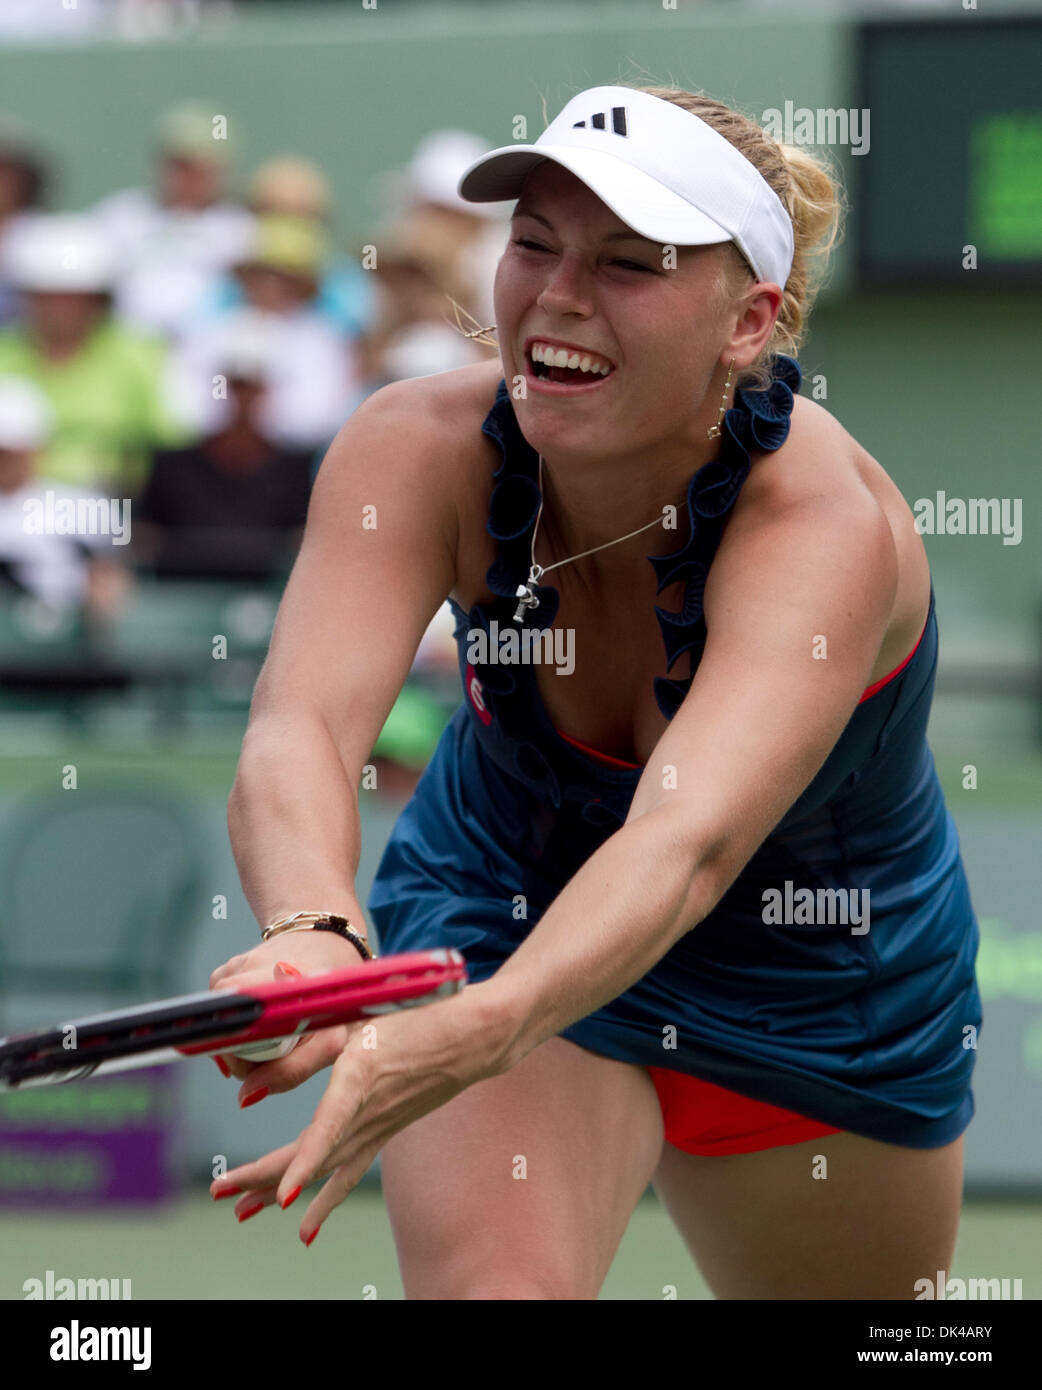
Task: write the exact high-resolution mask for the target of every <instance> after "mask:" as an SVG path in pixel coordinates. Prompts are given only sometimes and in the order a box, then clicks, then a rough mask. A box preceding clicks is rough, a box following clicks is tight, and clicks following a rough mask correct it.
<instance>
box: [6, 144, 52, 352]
mask: <svg viewBox="0 0 1042 1390" xmlns="http://www.w3.org/2000/svg"><path fill="white" fill-rule="evenodd" d="M46 177H47V174H46V168H45V166H44V164H43V162H42V160H41V159H40V156H39V155H38V154H37V152H36V151H35V150H34V149H33V146H32V143H31V139H30V137H29V136H28V134H27V133H26V132H25V131H24V130H22V129H21V127H20V126H19V125H17V124H16V123H15V122H14V121H11V120H9V119H7V118H0V324H3V323H7V322H9V321H10V320H11V319H12V318H14V316H15V314H16V313H17V311H18V296H17V294H16V292H15V289H14V286H13V285H12V284H11V283H10V281H9V280H8V279H7V278H6V274H5V270H4V259H5V256H6V252H5V247H6V245H7V242H8V239H9V238H10V236H11V235H12V234H14V233H16V232H17V230H18V228H19V226H21V225H22V224H23V223H24V221H25V219H26V217H27V215H28V214H29V213H31V212H32V211H33V210H34V209H37V208H39V207H40V205H41V203H42V201H43V194H44V189H45V184H46Z"/></svg>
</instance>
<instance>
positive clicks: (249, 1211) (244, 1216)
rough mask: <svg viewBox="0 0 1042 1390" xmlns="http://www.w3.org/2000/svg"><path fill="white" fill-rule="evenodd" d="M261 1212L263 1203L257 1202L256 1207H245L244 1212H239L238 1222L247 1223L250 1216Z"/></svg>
mask: <svg viewBox="0 0 1042 1390" xmlns="http://www.w3.org/2000/svg"><path fill="white" fill-rule="evenodd" d="M263 1210H264V1203H263V1202H258V1203H257V1205H256V1206H255V1207H246V1208H245V1210H243V1211H240V1212H239V1220H240V1221H249V1219H250V1217H251V1216H256V1215H257V1213H258V1212H259V1211H263Z"/></svg>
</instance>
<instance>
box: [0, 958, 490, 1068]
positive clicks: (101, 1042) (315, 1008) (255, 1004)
mask: <svg viewBox="0 0 1042 1390" xmlns="http://www.w3.org/2000/svg"><path fill="white" fill-rule="evenodd" d="M466 982H467V967H466V963H465V962H464V959H463V957H462V956H461V955H460V953H459V952H458V951H456V950H453V949H451V948H445V949H440V950H434V951H409V952H405V953H403V954H401V955H393V956H381V957H379V958H378V959H376V960H372V961H365V962H361V963H359V964H358V965H353V966H350V967H348V968H347V969H345V970H334V971H330V972H329V973H328V974H325V975H311V976H301V977H300V978H297V977H294V978H292V979H281V980H272V981H271V982H270V983H265V984H258V985H250V986H249V988H247V989H235V988H228V989H211V990H205V991H203V992H200V993H199V994H184V995H181V996H179V997H176V998H171V999H161V1000H159V1001H157V1002H155V1003H151V1004H140V1005H136V1006H134V1007H131V1008H125V1009H116V1010H114V1011H113V1012H111V1013H103V1014H94V1015H92V1016H91V1017H89V1018H80V1019H73V1020H70V1022H68V1023H60V1024H56V1025H55V1026H54V1027H53V1028H44V1029H40V1030H38V1031H35V1032H31V1033H21V1034H18V1035H15V1036H12V1037H6V1038H0V1091H11V1090H16V1089H19V1088H22V1087H28V1086H49V1085H55V1084H57V1083H59V1082H64V1081H82V1080H84V1079H85V1078H87V1077H89V1076H103V1075H106V1074H108V1073H110V1072H119V1071H131V1070H135V1069H137V1068H139V1067H154V1066H156V1065H158V1064H160V1063H165V1062H176V1061H180V1060H182V1059H183V1058H185V1057H200V1056H210V1055H212V1054H214V1053H218V1052H230V1053H233V1054H234V1055H235V1056H238V1057H243V1058H245V1059H246V1060H247V1061H266V1060H269V1059H270V1058H273V1057H281V1056H285V1055H286V1053H287V1052H289V1051H290V1050H291V1049H292V1047H293V1046H294V1045H295V1044H296V1042H297V1040H298V1039H299V1038H300V1037H301V1035H302V1034H304V1033H310V1032H313V1031H315V1030H316V1029H319V1028H330V1027H332V1026H333V1025H335V1024H339V1023H352V1022H357V1021H358V1020H360V1019H365V1018H371V1017H374V1016H377V1015H379V1014H386V1013H394V1012H396V1011H397V1010H399V1009H407V1008H413V1007H415V1006H417V1005H420V1004H429V1003H433V1002H434V1001H435V1000H437V999H444V998H447V997H448V996H449V995H452V994H456V993H458V992H459V991H460V990H461V989H462V988H463V986H464V985H465V984H466Z"/></svg>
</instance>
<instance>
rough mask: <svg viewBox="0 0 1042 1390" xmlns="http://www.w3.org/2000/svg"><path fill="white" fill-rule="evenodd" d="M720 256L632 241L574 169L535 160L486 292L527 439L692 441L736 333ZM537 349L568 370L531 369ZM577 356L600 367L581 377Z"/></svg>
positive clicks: (610, 444) (566, 447) (613, 443)
mask: <svg viewBox="0 0 1042 1390" xmlns="http://www.w3.org/2000/svg"><path fill="white" fill-rule="evenodd" d="M725 255H726V248H725V247H724V246H707V247H683V246H681V247H663V246H662V245H661V244H659V243H657V242H654V241H650V240H648V239H647V238H645V237H642V236H639V235H637V234H636V233H635V232H634V231H633V229H632V228H630V227H628V226H627V225H626V224H625V223H624V222H622V221H621V220H620V219H619V218H618V217H616V215H615V214H614V213H613V212H612V211H611V209H610V208H609V207H607V205H606V204H605V203H602V202H601V200H600V199H599V198H598V197H597V196H596V195H595V194H594V193H592V192H591V191H590V189H589V188H587V187H586V185H585V184H584V183H582V182H581V181H580V180H579V179H577V178H576V177H575V176H574V175H573V174H571V173H569V172H568V171H567V170H565V169H563V168H561V167H560V166H559V165H556V164H551V163H549V162H547V163H545V164H541V165H538V166H537V167H536V168H535V169H534V170H533V171H532V173H531V174H530V175H529V177H528V179H527V181H526V183H525V186H524V189H523V192H522V195H521V197H520V199H519V200H518V204H517V207H516V209H515V212H514V216H513V219H512V221H511V229H510V240H509V241H508V243H507V247H506V250H505V252H504V254H503V256H502V258H501V260H500V262H499V267H498V270H497V274H496V287H495V307H496V331H497V337H498V339H499V343H500V349H501V354H502V358H503V370H504V375H505V377H506V381H507V384H508V386H510V387H511V388H512V400H513V405H514V410H515V413H516V414H517V417H518V422H519V424H520V425H521V428H522V430H523V431H524V434H525V437H526V438H527V439H528V441H529V443H530V444H532V446H533V447H534V448H536V449H539V450H540V451H541V452H543V453H545V454H551V453H553V452H555V451H556V452H557V453H558V454H559V455H560V454H566V453H568V454H574V455H581V454H591V453H597V454H601V455H602V456H603V454H604V452H605V451H608V452H612V453H625V452H628V451H632V450H641V449H650V448H652V447H655V446H656V445H659V446H661V445H663V444H664V443H666V442H677V441H684V440H686V439H689V438H692V437H694V436H695V434H696V433H697V431H698V425H699V421H700V420H701V416H702V414H704V413H705V410H704V405H703V401H704V398H705V396H706V392H707V388H708V387H709V384H710V379H711V377H712V374H713V372H714V370H715V369H716V367H717V366H718V363H719V357H720V353H721V350H722V348H723V345H724V343H725V342H726V340H727V334H728V331H729V328H730V326H731V325H732V324H733V317H732V318H731V319H730V320H729V319H728V306H729V302H730V301H729V299H728V296H727V293H726V290H725V281H724V278H723V269H724V266H725V264H726V262H725V260H724V257H725ZM544 343H545V344H547V345H549V346H551V347H552V346H554V345H556V347H555V352H556V353H560V352H567V353H568V359H569V363H570V369H569V368H567V367H566V368H565V370H564V371H561V370H560V369H559V368H556V367H555V369H554V370H550V369H549V368H548V367H547V365H546V363H545V362H544V363H540V362H538V361H537V360H534V358H533V349H534V348H535V349H536V354H537V356H538V355H539V351H540V350H539V347H538V346H537V345H540V344H544ZM543 355H545V354H543ZM586 358H588V359H589V361H587V363H586V365H587V368H589V367H594V368H596V367H597V366H598V365H599V366H600V367H601V370H600V371H599V372H598V371H596V370H594V371H589V370H587V371H585V372H584V371H583V370H582V364H583V360H584V359H586ZM605 367H607V369H608V370H607V372H606V373H605V371H604V368H605ZM519 378H522V379H523V382H524V385H523V388H519V387H518V379H519ZM555 378H556V379H555ZM700 412H701V413H700ZM701 432H702V434H703V435H704V433H705V431H704V428H703V429H702V431H701Z"/></svg>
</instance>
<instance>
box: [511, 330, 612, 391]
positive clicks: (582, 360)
mask: <svg viewBox="0 0 1042 1390" xmlns="http://www.w3.org/2000/svg"><path fill="white" fill-rule="evenodd" d="M527 357H528V363H529V366H530V368H531V371H532V375H533V376H534V377H535V378H536V379H537V380H538V381H546V382H551V383H553V384H554V385H557V386H595V385H597V384H599V383H600V382H602V381H603V380H604V379H605V377H608V376H610V375H611V374H612V372H614V370H615V366H614V364H613V363H612V362H610V361H609V360H608V359H607V358H606V357H601V356H600V355H599V354H598V353H593V352H586V351H584V350H583V349H580V348H563V347H557V346H556V345H555V344H553V343H545V342H540V341H539V340H538V339H537V340H536V341H535V342H533V343H532V344H531V345H530V347H529V349H528V353H527Z"/></svg>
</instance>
